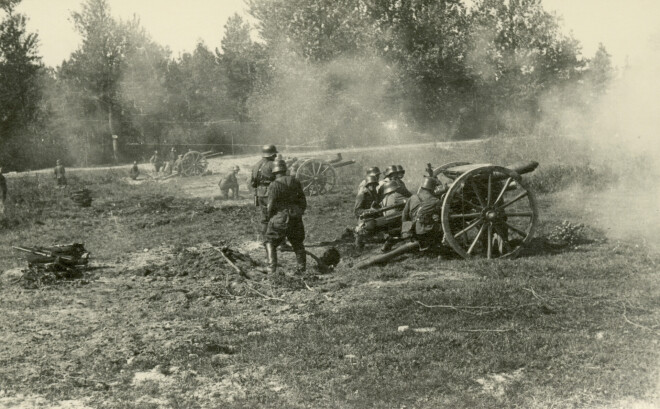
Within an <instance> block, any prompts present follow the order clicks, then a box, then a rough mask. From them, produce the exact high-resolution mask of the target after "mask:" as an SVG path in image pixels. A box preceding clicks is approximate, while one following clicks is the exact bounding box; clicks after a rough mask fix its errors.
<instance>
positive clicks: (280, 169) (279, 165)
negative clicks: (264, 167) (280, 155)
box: [273, 160, 286, 174]
mask: <svg viewBox="0 0 660 409" xmlns="http://www.w3.org/2000/svg"><path fill="white" fill-rule="evenodd" d="M275 173H286V162H284V161H283V160H278V161H277V162H275V166H273V174H275Z"/></svg>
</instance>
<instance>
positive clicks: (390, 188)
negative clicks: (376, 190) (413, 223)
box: [380, 179, 406, 253]
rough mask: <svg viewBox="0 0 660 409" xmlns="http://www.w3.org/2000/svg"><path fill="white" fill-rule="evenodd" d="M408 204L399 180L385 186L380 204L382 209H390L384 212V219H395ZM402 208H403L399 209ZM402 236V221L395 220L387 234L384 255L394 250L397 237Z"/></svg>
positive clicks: (391, 181) (383, 248)
mask: <svg viewBox="0 0 660 409" xmlns="http://www.w3.org/2000/svg"><path fill="white" fill-rule="evenodd" d="M404 203H406V196H405V195H404V194H403V193H402V192H401V185H400V182H399V180H398V179H392V180H390V181H389V182H387V183H385V184H384V185H383V198H382V200H381V202H380V207H381V209H386V208H387V209H389V210H386V211H385V212H383V217H385V218H393V217H396V218H397V219H398V216H399V215H400V214H401V211H400V209H401V207H403V205H404ZM399 206H401V207H399ZM400 236H401V220H400V219H399V220H393V221H392V222H391V223H390V226H389V229H388V232H387V234H386V235H385V243H384V244H383V247H382V248H381V251H382V252H383V253H386V252H388V251H390V250H391V249H392V246H394V243H396V239H397V237H400Z"/></svg>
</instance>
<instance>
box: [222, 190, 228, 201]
mask: <svg viewBox="0 0 660 409" xmlns="http://www.w3.org/2000/svg"><path fill="white" fill-rule="evenodd" d="M222 198H223V199H225V200H229V191H228V190H223V191H222Z"/></svg>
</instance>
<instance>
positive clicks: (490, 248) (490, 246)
mask: <svg viewBox="0 0 660 409" xmlns="http://www.w3.org/2000/svg"><path fill="white" fill-rule="evenodd" d="M486 258H493V224H492V223H488V248H487V250H486Z"/></svg>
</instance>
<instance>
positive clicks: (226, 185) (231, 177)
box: [218, 166, 241, 200]
mask: <svg viewBox="0 0 660 409" xmlns="http://www.w3.org/2000/svg"><path fill="white" fill-rule="evenodd" d="M240 170H241V168H239V167H238V166H234V167H233V168H232V169H231V172H229V173H227V174H226V175H225V177H223V178H222V179H221V180H220V183H218V186H220V191H221V192H222V196H223V198H224V199H225V200H227V199H229V190H231V193H232V198H233V199H238V198H239V196H238V179H237V178H236V175H237V174H238V172H239V171H240Z"/></svg>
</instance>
